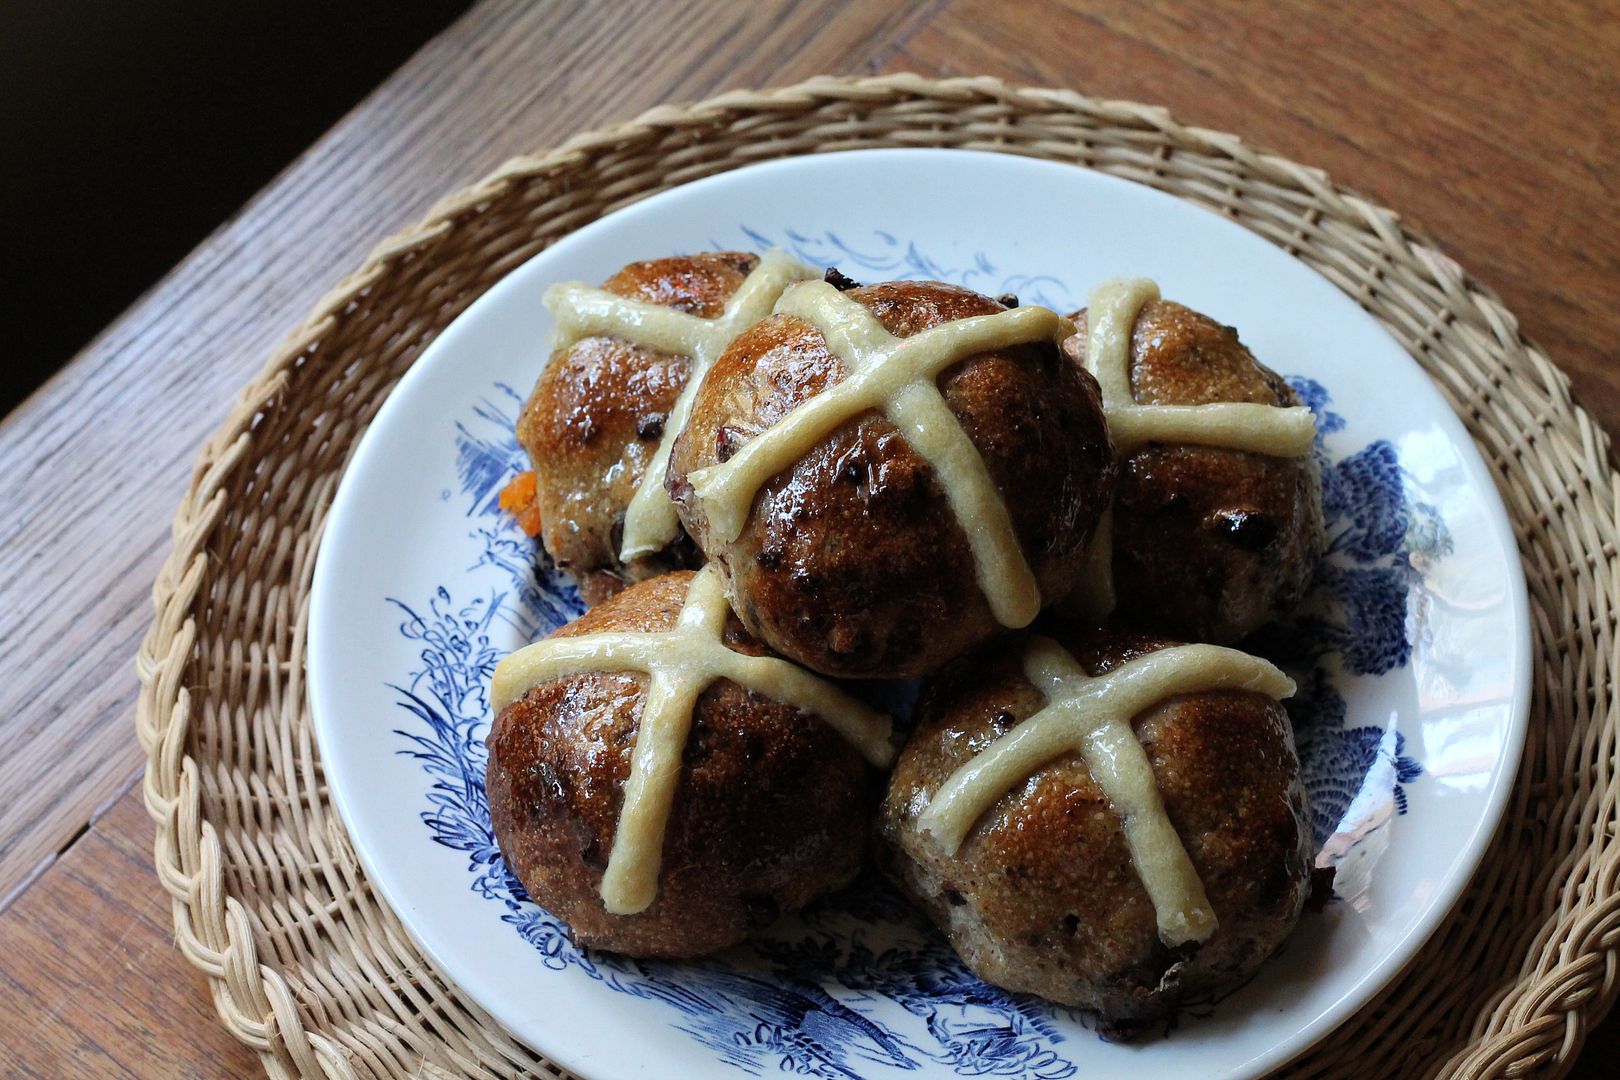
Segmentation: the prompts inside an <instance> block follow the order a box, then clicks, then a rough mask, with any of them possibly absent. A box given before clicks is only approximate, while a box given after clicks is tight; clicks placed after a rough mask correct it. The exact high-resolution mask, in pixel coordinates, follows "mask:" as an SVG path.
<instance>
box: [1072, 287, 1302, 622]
mask: <svg viewBox="0 0 1620 1080" xmlns="http://www.w3.org/2000/svg"><path fill="white" fill-rule="evenodd" d="M1157 299H1159V287H1158V285H1156V284H1154V283H1153V282H1152V281H1149V280H1148V279H1146V278H1114V279H1113V280H1111V281H1105V282H1103V283H1102V284H1101V285H1099V286H1097V288H1096V289H1095V290H1094V291H1093V292H1092V294H1091V301H1090V303H1089V304H1088V305H1087V307H1086V351H1085V365H1086V370H1087V371H1089V372H1091V374H1092V375H1093V376H1095V377H1096V379H1097V384H1098V385H1099V386H1100V387H1101V388H1102V403H1103V413H1104V414H1105V415H1106V416H1107V417H1108V431H1109V434H1111V435H1112V436H1113V438H1114V448H1115V450H1116V451H1117V452H1118V453H1119V454H1120V455H1121V456H1123V455H1126V454H1129V453H1130V452H1131V451H1133V450H1136V449H1139V448H1141V447H1142V446H1145V445H1146V444H1148V443H1154V442H1157V443H1182V444H1191V445H1194V446H1212V447H1219V448H1222V449H1227V450H1244V451H1247V452H1249V453H1254V454H1268V455H1270V456H1272V457H1303V456H1304V455H1306V454H1309V453H1310V452H1311V446H1312V445H1313V444H1314V442H1315V439H1316V420H1315V418H1314V417H1313V416H1312V415H1311V410H1310V409H1308V408H1306V407H1305V406H1303V405H1292V406H1288V407H1281V406H1276V405H1262V404H1259V403H1256V402H1243V401H1218V402H1213V403H1211V404H1208V405H1143V404H1139V403H1138V402H1137V400H1136V395H1135V393H1134V392H1133V391H1132V390H1131V334H1132V333H1133V331H1134V330H1135V328H1136V318H1137V316H1138V315H1139V314H1141V311H1142V308H1143V307H1145V306H1147V305H1148V304H1149V303H1151V302H1152V301H1154V300H1157ZM1113 535H1114V522H1113V511H1112V509H1110V510H1107V511H1105V512H1104V513H1103V516H1102V519H1101V520H1100V521H1099V522H1098V523H1097V531H1096V533H1095V535H1094V536H1093V537H1092V541H1091V546H1090V548H1089V549H1088V550H1087V552H1086V562H1085V566H1084V568H1083V569H1082V571H1081V577H1080V585H1079V587H1078V588H1076V590H1075V592H1074V597H1075V601H1076V602H1077V604H1078V605H1079V607H1080V608H1081V609H1082V612H1083V613H1084V614H1086V615H1089V616H1091V617H1093V618H1102V617H1103V616H1106V615H1107V614H1108V613H1109V612H1110V611H1112V610H1113V609H1114V574H1113V562H1114V545H1113Z"/></svg>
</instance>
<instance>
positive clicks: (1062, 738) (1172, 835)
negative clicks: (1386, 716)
mask: <svg viewBox="0 0 1620 1080" xmlns="http://www.w3.org/2000/svg"><path fill="white" fill-rule="evenodd" d="M1024 674H1025V675H1026V676H1027V677H1028V678H1029V680H1030V682H1032V683H1034V684H1035V686H1036V688H1037V689H1038V690H1040V691H1041V693H1042V694H1044V695H1045V696H1046V701H1047V704H1046V707H1045V708H1043V709H1041V710H1040V711H1039V712H1037V713H1036V714H1035V715H1033V716H1031V717H1029V718H1028V719H1027V720H1024V721H1022V722H1021V723H1019V724H1018V725H1017V726H1016V727H1014V728H1013V729H1012V730H1011V731H1009V732H1008V733H1007V734H1005V735H1003V736H1001V737H1000V738H998V739H997V740H996V741H995V742H993V743H991V744H990V746H989V747H988V748H987V749H985V750H984V751H983V752H982V753H980V754H978V755H977V756H975V757H974V758H973V759H972V760H971V761H969V762H967V763H966V764H964V765H963V766H962V767H961V768H959V769H957V770H956V771H955V772H954V773H952V774H951V776H950V777H949V778H948V779H947V780H946V781H945V783H944V785H943V786H942V787H940V789H939V791H938V792H936V793H935V794H934V797H933V798H932V799H931V800H929V803H928V806H927V807H926V808H924V810H923V812H922V814H921V815H920V816H919V817H918V819H917V824H918V827H919V828H920V829H921V830H922V831H924V832H927V833H930V834H932V835H933V837H934V838H935V839H936V840H937V841H938V842H939V843H940V844H941V845H942V846H943V847H944V849H945V850H946V851H947V852H949V853H951V854H955V853H956V851H957V849H959V848H960V847H961V846H962V842H963V840H964V839H965V838H966V837H967V834H968V832H969V831H970V830H971V829H972V828H973V826H974V824H975V823H976V822H977V821H978V820H979V819H980V818H981V817H983V816H984V814H985V813H986V812H987V811H988V810H989V809H990V808H991V807H992V806H994V805H995V803H996V802H997V801H998V800H999V799H1000V798H1001V797H1002V796H1003V795H1005V794H1007V793H1008V792H1009V791H1011V790H1012V789H1013V788H1014V787H1016V786H1017V785H1019V784H1021V783H1022V782H1023V781H1024V780H1025V779H1026V778H1028V777H1029V776H1030V775H1031V774H1033V773H1034V772H1035V771H1036V770H1037V769H1039V768H1040V767H1041V766H1043V765H1045V764H1046V763H1047V762H1049V761H1052V760H1054V759H1056V758H1059V757H1062V756H1063V755H1065V754H1069V753H1078V754H1079V755H1080V756H1081V758H1083V759H1084V760H1085V763H1086V766H1087V768H1088V769H1090V771H1091V777H1092V779H1093V780H1094V781H1095V782H1096V784H1097V787H1098V788H1100V789H1101V790H1102V793H1103V795H1104V796H1105V797H1106V798H1107V799H1108V803H1109V805H1110V806H1111V807H1113V810H1114V813H1115V814H1117V815H1118V816H1119V821H1120V830H1121V831H1122V832H1123V833H1124V834H1125V843H1126V846H1127V847H1128V848H1129V849H1130V853H1131V862H1132V863H1133V864H1134V865H1135V867H1136V872H1137V875H1138V876H1139V877H1140V878H1141V880H1142V887H1143V888H1144V889H1145V890H1146V891H1147V894H1148V898H1149V899H1150V900H1151V901H1152V902H1153V911H1154V914H1155V915H1156V916H1157V919H1158V925H1159V938H1160V940H1162V941H1163V942H1164V943H1165V944H1166V945H1171V946H1175V945H1181V944H1184V943H1186V942H1189V941H1203V940H1205V939H1206V938H1208V937H1209V935H1210V934H1212V933H1214V932H1215V926H1216V920H1215V912H1214V910H1213V909H1212V908H1211V907H1210V903H1209V899H1208V897H1206V896H1205V894H1204V884H1203V882H1202V881H1201V880H1200V879H1199V877H1198V872H1197V870H1196V869H1194V867H1193V864H1192V860H1191V859H1190V858H1189V857H1188V855H1187V849H1186V848H1185V847H1184V846H1183V845H1182V842H1181V838H1180V837H1179V836H1178V835H1177V834H1176V830H1175V827H1174V826H1173V825H1171V824H1170V819H1169V817H1168V816H1166V814H1165V809H1164V799H1163V798H1162V797H1161V796H1160V793H1159V785H1158V782H1157V781H1156V780H1155V779H1154V776H1153V765H1152V763H1151V762H1150V761H1149V760H1148V756H1147V751H1146V750H1144V749H1143V748H1142V744H1141V743H1140V742H1139V741H1137V738H1136V734H1135V732H1134V730H1133V729H1132V727H1131V721H1132V719H1133V718H1134V717H1135V716H1137V715H1138V714H1139V713H1141V712H1142V711H1143V710H1145V709H1148V708H1151V707H1152V706H1154V705H1156V704H1158V703H1160V702H1162V701H1164V700H1165V699H1167V698H1170V697H1174V696H1175V695H1177V694H1196V693H1199V692H1201V691H1205V690H1250V691H1254V692H1256V693H1260V694H1265V695H1266V696H1267V697H1271V698H1277V699H1281V698H1286V697H1291V696H1293V693H1294V683H1293V680H1291V679H1290V678H1288V676H1286V675H1284V674H1283V673H1282V672H1281V671H1278V670H1277V669H1276V668H1275V667H1273V666H1272V665H1271V664H1269V663H1267V662H1266V661H1264V660H1261V659H1260V658H1259V657H1255V656H1250V655H1248V654H1247V653H1241V652H1238V651H1237V650H1236V649H1225V648H1221V647H1219V646H1216V645H1177V646H1173V647H1171V648H1168V649H1160V650H1159V651H1158V652H1154V653H1149V654H1148V655H1146V656H1141V657H1138V658H1136V659H1135V660H1131V661H1129V662H1128V663H1125V664H1121V665H1120V666H1119V667H1117V668H1115V669H1114V670H1112V671H1110V672H1108V673H1107V674H1105V675H1100V676H1095V677H1093V676H1090V675H1087V674H1086V672H1085V669H1084V668H1082V667H1081V666H1080V664H1079V663H1078V662H1077V661H1076V660H1075V659H1074V657H1073V656H1071V655H1069V653H1068V652H1067V651H1065V650H1064V648H1063V647H1062V646H1060V645H1059V644H1058V643H1057V642H1055V641H1052V640H1051V639H1049V638H1044V637H1032V638H1031V639H1030V641H1029V644H1028V646H1027V647H1026V649H1025V652H1024ZM1076 857H1081V856H1080V855H1079V854H1078V853H1077V854H1076Z"/></svg>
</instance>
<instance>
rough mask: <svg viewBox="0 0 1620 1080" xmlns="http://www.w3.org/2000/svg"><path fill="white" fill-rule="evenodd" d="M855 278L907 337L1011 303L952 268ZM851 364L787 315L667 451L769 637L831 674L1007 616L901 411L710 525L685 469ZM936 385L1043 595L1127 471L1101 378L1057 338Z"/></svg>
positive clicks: (1052, 593) (919, 661)
mask: <svg viewBox="0 0 1620 1080" xmlns="http://www.w3.org/2000/svg"><path fill="white" fill-rule="evenodd" d="M846 295H848V296H850V297H852V298H854V299H856V300H858V301H860V303H862V304H863V305H865V306H866V307H867V308H868V309H869V310H870V311H871V312H872V313H873V315H875V316H876V317H877V319H878V321H879V322H881V323H882V324H883V326H884V327H885V328H886V329H887V330H888V331H889V332H890V333H893V334H896V335H898V336H901V337H905V336H909V335H911V334H914V333H918V332H920V331H922V330H925V329H927V328H928V327H931V326H936V325H938V324H940V323H944V322H950V321H952V320H955V319H962V318H967V317H970V316H974V315H986V314H991V313H994V312H997V311H1001V310H1004V309H1003V308H1002V305H1001V304H999V303H997V302H996V301H994V300H991V299H989V298H988V297H985V296H981V295H979V294H978V293H975V292H971V291H969V290H967V289H961V288H957V287H955V286H952V285H944V284H940V283H938V282H927V281H923V282H891V283H885V284H879V285H869V286H866V287H863V288H855V289H852V290H850V291H849V292H847V293H846ZM845 374H846V372H845V371H844V368H843V365H842V362H841V361H840V360H839V359H838V358H837V357H836V356H834V355H833V354H832V353H831V352H830V351H829V350H828V349H827V347H826V343H825V341H824V340H823V338H822V336H821V334H820V332H819V331H817V330H816V329H815V328H814V327H813V326H811V325H810V324H809V323H807V322H805V321H803V320H801V319H798V318H795V317H792V316H786V315H776V316H772V317H771V318H769V319H767V320H765V321H764V322H761V323H759V324H757V325H756V326H755V327H754V328H753V329H751V330H749V331H747V332H745V333H744V334H742V335H741V336H740V337H738V338H737V340H736V341H734V342H733V343H732V346H731V348H730V349H728V350H727V351H726V352H725V354H724V355H723V356H721V357H720V359H719V360H718V361H717V362H716V364H715V366H714V367H713V368H712V369H711V370H710V372H709V374H708V376H707V377H706V378H705V379H704V381H703V385H702V387H700V388H699V391H698V394H697V398H696V400H695V402H694V405H693V410H692V417H691V420H690V421H689V423H688V424H687V427H686V431H685V432H683V433H682V435H681V436H680V438H679V439H677V440H676V443H675V447H674V452H673V454H672V455H671V457H670V469H669V484H670V491H671V492H672V493H673V494H674V496H675V500H676V503H677V506H678V507H679V510H680V514H681V520H682V522H683V523H684V524H685V526H686V529H687V531H688V532H689V533H691V535H692V537H693V539H694V540H696V541H697V544H698V546H699V547H700V548H702V549H703V551H704V554H705V555H707V556H708V557H709V558H710V559H713V560H714V561H715V562H717V563H718V564H719V565H720V567H721V569H722V570H723V572H724V574H725V577H726V584H727V592H728V595H729V596H730V597H731V598H732V603H733V607H735V608H736V609H737V613H738V615H739V616H740V617H741V618H742V621H743V624H744V625H745V626H747V627H748V629H749V631H750V632H752V633H753V634H754V635H755V636H757V637H758V638H760V640H762V641H765V642H766V643H768V644H769V645H770V646H771V647H772V648H773V649H775V650H776V651H777V652H780V653H782V654H783V655H785V656H789V657H791V658H793V659H795V660H797V661H799V662H800V663H802V664H804V665H805V666H807V667H810V668H814V669H815V670H817V671H820V672H823V673H825V674H828V675H835V676H841V677H846V678H898V677H908V676H916V675H921V674H924V673H926V672H928V671H931V670H933V669H934V668H936V667H938V666H939V665H940V664H941V663H943V662H944V661H945V660H947V659H949V658H950V657H952V656H955V655H957V654H958V653H960V652H962V651H964V650H965V649H968V648H971V647H972V646H974V645H976V644H978V643H980V642H982V641H984V640H985V639H986V638H988V637H990V636H991V635H993V634H995V633H996V632H997V631H998V630H999V627H998V625H997V623H996V620H995V617H994V616H993V615H992V614H991V611H990V607H989V605H988V603H986V601H985V599H984V597H983V595H982V594H981V593H980V591H979V588H978V586H977V584H976V581H975V576H974V565H973V558H972V555H971V553H970V551H969V548H968V544H967V538H966V536H965V535H964V534H963V532H962V529H961V527H960V526H959V525H958V524H957V522H956V518H955V516H954V514H953V513H952V511H951V508H950V505H949V503H948V502H947V501H946V497H945V494H944V492H943V490H942V489H941V488H940V486H939V484H938V482H937V481H936V480H935V478H934V474H933V470H932V469H931V468H930V467H929V466H928V465H927V463H926V462H924V461H923V459H922V458H921V457H919V456H918V455H917V454H916V453H915V452H914V451H913V450H912V449H911V447H910V446H909V445H908V444H907V443H906V440H905V439H904V438H903V437H902V436H901V434H900V432H899V431H898V430H897V429H896V428H895V426H894V424H892V423H890V422H889V420H887V419H886V418H885V417H883V416H882V415H881V414H879V413H876V412H868V413H865V414H863V415H861V416H859V417H857V418H855V419H854V420H852V421H850V422H848V423H846V424H845V425H844V426H843V427H841V428H839V429H838V430H837V431H835V432H834V433H832V434H831V435H829V436H828V437H827V438H825V439H823V440H822V442H821V443H820V445H818V446H817V447H816V448H815V449H814V450H812V451H811V452H810V453H809V454H808V455H807V456H805V457H804V458H803V459H801V460H800V461H799V462H798V463H797V464H796V465H794V466H793V467H792V468H790V469H788V470H786V471H784V472H782V473H781V474H779V475H778V476H776V477H775V478H774V479H772V480H771V481H770V482H769V483H767V484H766V485H765V486H764V487H763V488H761V490H760V492H759V494H758V495H757V497H756V498H755V500H754V504H753V510H752V513H751V514H750V516H749V518H748V521H747V524H746V525H745V526H744V528H743V532H742V534H741V535H740V536H739V537H738V538H737V540H736V541H734V542H731V543H724V542H721V541H720V540H719V538H718V537H716V536H714V535H712V534H711V533H710V531H709V528H708V521H707V519H706V518H705V516H704V512H703V508H702V506H700V505H698V503H697V501H696V500H695V499H694V498H693V497H692V493H691V486H690V485H689V484H688V483H687V482H686V477H687V475H688V474H689V473H690V472H691V471H692V470H694V469H697V468H700V467H703V466H706V465H713V464H715V463H716V462H718V461H721V460H724V458H725V457H729V456H730V454H731V453H734V452H735V451H736V450H737V449H738V448H740V447H741V446H742V445H743V444H745V443H746V442H747V441H748V440H749V439H752V438H753V437H755V436H756V435H758V434H759V433H760V432H762V431H764V430H765V429H766V428H769V427H770V426H771V425H772V424H774V423H776V422H777V421H778V420H779V419H781V418H782V416H783V415H785V414H786V413H787V412H788V411H789V410H790V409H792V408H793V407H794V406H795V405H797V404H799V403H800V402H802V401H804V400H806V399H808V398H810V397H813V396H815V395H816V394H818V393H820V392H821V391H822V390H823V389H825V388H827V387H829V386H832V385H834V384H836V383H837V382H839V381H840V380H841V379H842V378H843V377H844V376H845ZM939 387H940V390H941V391H942V393H943V394H944V396H945V400H946V402H947V403H948V404H949V405H950V408H951V410H952V412H954V413H955V414H956V417H957V419H958V420H959V421H960V422H961V423H962V426H963V428H964V429H965V430H966V431H967V433H968V435H969V437H971V438H972V440H973V442H974V443H975V445H977V447H978V448H979V451H980V453H981V454H982V455H983V457H984V460H985V464H986V465H987V466H988V468H989V471H990V475H991V477H992V478H993V479H994V480H995V482H996V485H997V487H998V488H999V489H1000V491H1001V493H1002V496H1003V498H1004V499H1005V500H1006V503H1007V507H1008V510H1009V511H1010V512H1011V514H1012V519H1013V525H1014V528H1015V529H1016V531H1017V533H1018V537H1019V540H1020V541H1021V543H1022V546H1023V549H1024V552H1025V556H1026V557H1027V558H1028V559H1029V560H1030V562H1031V565H1032V568H1033V570H1034V572H1035V575H1036V578H1037V580H1038V582H1039V584H1040V588H1041V591H1042V595H1043V596H1046V597H1049V598H1054V599H1055V598H1057V597H1059V596H1061V595H1062V594H1063V592H1064V591H1065V590H1066V589H1067V587H1068V585H1069V583H1070V582H1071V581H1072V580H1073V577H1074V575H1075V573H1077V572H1078V569H1079V563H1080V559H1081V557H1082V555H1083V552H1084V547H1085V544H1086V541H1087V540H1088V539H1089V537H1090V534H1091V531H1092V529H1093V528H1094V527H1095V525H1096V520H1097V517H1098V514H1099V512H1100V510H1101V508H1102V507H1103V506H1104V505H1105V504H1106V500H1107V497H1108V492H1109V490H1110V488H1111V484H1112V479H1113V469H1112V460H1111V458H1112V451H1111V447H1110V445H1109V442H1108V435H1107V431H1106V428H1105V425H1104V422H1103V419H1102V412H1101V407H1100V402H1099V397H1098V391H1097V386H1096V382H1095V381H1094V380H1093V379H1092V378H1091V377H1090V376H1089V375H1086V374H1085V373H1084V372H1083V371H1080V370H1078V369H1077V368H1075V367H1074V366H1073V365H1071V364H1068V363H1067V362H1065V361H1064V359H1063V357H1062V355H1061V354H1060V352H1059V350H1058V349H1056V348H1055V347H1053V346H1051V345H1048V344H1044V343H1042V344H1031V345H1021V346H1017V347H1015V348H1010V349H1006V350H1002V351H999V352H994V353H982V354H979V355H977V356H974V357H971V358H969V359H967V360H965V361H963V362H962V363H960V364H957V365H955V366H953V367H952V368H950V369H949V370H947V371H946V372H944V374H943V375H942V376H941V378H940V379H939Z"/></svg>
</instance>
